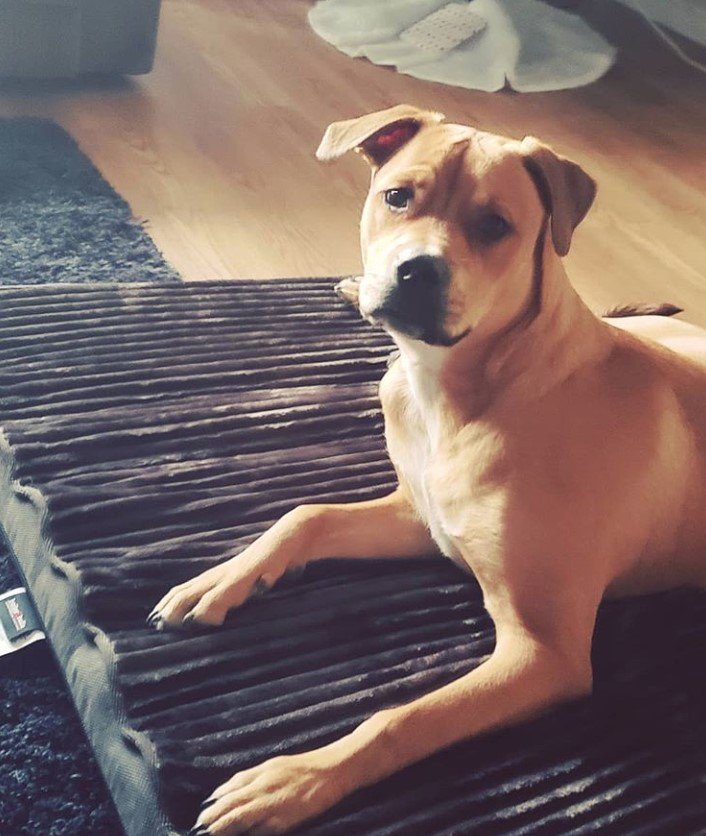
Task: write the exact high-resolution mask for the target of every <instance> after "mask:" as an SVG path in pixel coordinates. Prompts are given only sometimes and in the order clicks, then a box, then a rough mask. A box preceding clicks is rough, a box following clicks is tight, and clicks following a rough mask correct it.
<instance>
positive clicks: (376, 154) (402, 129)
mask: <svg viewBox="0 0 706 836" xmlns="http://www.w3.org/2000/svg"><path fill="white" fill-rule="evenodd" d="M443 119H444V117H443V115H442V114H441V113H432V112H430V111H428V110H419V108H416V107H413V106H412V105H397V107H391V108H389V109H388V110H380V111H378V112H377V113H368V114H367V115H366V116H360V117H358V118H357V119H349V120H348V121H346V122H334V123H333V124H332V125H329V126H328V128H327V129H326V133H325V134H324V138H323V139H322V140H321V145H319V148H318V150H317V152H316V156H317V157H318V159H320V160H335V159H338V157H341V156H343V154H345V153H346V152H347V151H352V150H353V149H355V150H356V151H358V152H359V153H361V154H362V155H363V156H364V157H365V158H366V159H367V160H368V162H369V163H370V165H372V166H373V167H374V168H380V166H382V165H384V164H385V163H386V162H387V161H388V160H389V159H390V157H392V156H393V154H396V153H397V151H399V149H400V148H401V147H402V146H403V145H406V144H407V143H408V142H409V140H410V139H412V137H413V136H414V135H415V134H416V133H417V132H418V131H419V130H420V128H422V127H423V126H424V125H433V124H435V123H437V122H441V121H443Z"/></svg>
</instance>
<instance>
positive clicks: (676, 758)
mask: <svg viewBox="0 0 706 836" xmlns="http://www.w3.org/2000/svg"><path fill="white" fill-rule="evenodd" d="M332 288H333V281H332V280H328V279H307V280H299V281H273V282H247V283H228V284H226V283H203V284H198V285H173V284H170V285H164V286H160V285H154V284H151V285H149V286H148V285H115V286H106V285H80V286H78V285H76V286H71V285H55V286H51V285H49V286H47V285H44V286H39V287H31V288H30V287H14V288H2V289H0V378H1V380H2V387H1V389H0V422H1V423H2V427H3V432H4V438H3V440H2V449H1V450H0V458H1V462H0V463H1V465H2V474H0V521H1V522H2V524H3V527H4V529H5V532H6V534H7V537H8V540H9V542H10V543H11V545H12V548H13V550H14V553H15V556H16V558H17V560H18V563H19V565H20V567H21V569H22V572H23V573H24V575H25V577H26V579H27V581H28V585H29V587H30V590H31V591H32V594H33V596H34V598H35V601H36V603H37V605H38V608H39V610H40V612H41V615H42V617H43V619H44V621H45V624H46V627H47V630H48V633H49V636H50V639H51V641H52V644H53V647H54V649H55V651H56V654H57V657H58V659H59V661H60V663H61V665H62V668H63V670H64V673H65V675H66V679H67V682H68V685H69V688H70V690H71V693H72V695H73V697H74V700H75V701H76V704H77V706H78V709H79V712H80V714H81V717H82V719H83V722H84V725H85V726H86V730H87V732H88V735H89V738H90V740H91V743H92V745H93V747H94V750H95V753H96V756H97V759H98V762H99V764H100V765H101V768H102V769H103V772H104V774H105V775H106V779H107V782H108V785H109V787H110V790H111V792H112V794H113V797H114V799H115V802H116V806H117V809H118V811H119V813H120V816H121V818H122V821H123V824H124V827H125V830H126V832H127V833H128V834H129V836H143V834H144V836H161V834H169V833H173V832H175V831H176V832H178V831H180V830H182V829H186V828H188V827H189V826H190V825H191V824H192V823H193V821H194V819H195V818H196V813H197V807H198V804H199V802H200V801H201V800H202V799H203V798H204V797H205V796H206V795H208V793H209V792H210V791H211V790H212V789H213V788H214V787H215V786H216V785H218V784H219V783H220V782H222V781H223V780H224V779H226V778H227V777H229V775H230V774H232V773H233V772H235V771H236V770H239V769H243V768H246V767H249V766H253V765H255V764H257V763H258V762H260V761H262V760H265V759H266V758H268V757H270V756H272V755H274V754H276V753H283V752H294V751H302V750H304V749H306V748H311V747H313V746H317V745H320V744H323V743H326V742H328V741H330V740H332V739H333V738H335V737H337V736H340V735H341V734H343V733H345V732H347V731H349V730H350V729H351V728H352V727H353V726H355V725H356V724H357V723H359V722H360V721H361V720H362V719H364V718H365V717H367V716H369V715H370V714H371V713H373V712H374V711H375V710H377V709H379V708H382V707H385V706H389V705H392V704H395V703H399V702H401V701H405V700H408V699H411V698H413V697H414V696H417V695H419V694H421V693H423V692H425V691H428V690H430V689H431V688H433V687H436V686H438V685H440V684H442V683H444V682H447V681H449V680H450V679H452V678H454V677H456V676H458V675H459V674H461V673H462V672H465V671H467V670H469V669H470V668H472V667H474V666H475V665H477V664H479V662H480V661H481V660H482V659H483V658H485V656H487V655H488V654H489V653H490V652H491V650H492V647H493V640H494V637H493V630H492V625H491V623H490V621H489V619H488V617H487V616H486V614H485V613H484V610H483V607H482V601H481V598H480V594H479V589H478V587H477V585H476V584H475V582H474V581H473V579H472V578H471V577H470V576H467V575H464V574H463V573H461V572H460V571H459V570H457V569H456V568H455V567H454V566H453V565H451V564H450V563H449V562H448V561H445V560H444V559H442V558H441V557H439V556H436V555H430V556H429V558H428V559H421V560H404V561H392V562H390V561H385V562H377V561H370V562H367V561H355V562H352V561H326V562H323V563H318V564H315V565H311V566H309V567H308V568H307V569H306V570H305V571H304V573H303V574H302V575H300V576H298V577H297V578H286V579H284V580H283V581H282V582H281V583H280V584H278V585H277V586H276V587H275V589H273V590H272V591H270V592H268V593H267V594H266V595H264V596H263V597H261V598H258V599H254V600H252V601H249V602H248V603H247V604H246V605H244V606H243V607H242V609H240V610H239V611H237V612H235V613H233V614H231V616H230V617H229V618H228V620H227V623H226V625H225V626H224V627H223V628H221V629H218V630H213V631H201V632H196V631H194V632H178V633H156V632H154V631H153V630H151V629H149V628H148V627H147V625H146V624H145V622H144V619H145V616H146V614H147V613H148V612H149V610H150V609H151V608H152V606H153V605H154V603H155V602H156V601H157V600H158V599H159V597H160V596H161V595H162V594H163V593H164V591H166V590H167V589H168V588H170V587H171V586H173V585H174V584H175V583H178V582H179V581H181V580H184V579H186V578H188V577H190V576H192V575H194V574H196V573H197V572H199V571H202V570H203V569H204V568H206V567H208V566H211V565H213V564H214V563H215V562H217V561H220V560H223V559H224V558H226V557H228V556H230V555H232V554H233V552H234V551H235V550H237V549H239V548H242V547H243V545H244V544H246V543H248V542H250V541H251V540H252V539H253V538H254V537H255V536H256V535H257V534H258V533H259V532H261V531H262V530H263V529H264V528H265V527H266V526H268V525H269V524H271V523H272V522H273V521H274V520H275V519H276V518H277V517H279V516H280V515H281V514H282V513H284V512H285V511H286V510H288V509H289V508H291V507H293V506H294V505H296V504H298V503H300V502H303V501H307V500H315V501H326V500H333V499H336V500H353V499H362V498H368V497H373V496H377V495H380V494H382V493H384V492H386V491H389V490H390V489H391V487H392V486H393V485H394V481H395V480H394V473H393V471H392V468H391V466H390V464H389V462H388V460H387V457H386V455H385V449H384V442H383V439H382V421H381V415H380V412H379V406H378V401H377V383H378V381H379V379H380V377H381V376H382V374H383V372H384V369H385V365H386V362H387V357H388V355H389V353H390V350H391V344H390V342H389V340H388V338H387V337H386V336H385V335H384V334H382V333H380V332H377V331H374V330H373V329H371V328H370V327H369V326H368V325H366V324H365V323H363V322H361V321H360V320H359V319H358V317H357V315H356V314H355V312H354V311H352V310H350V309H348V308H347V307H346V306H345V305H344V303H342V302H340V301H339V300H337V299H336V297H335V295H334V293H333V290H332ZM705 600H706V599H705V597H704V596H703V595H702V594H699V593H696V592H674V593H670V594H668V595H661V596H653V597H650V598H645V599H640V600H635V601H631V602H621V603H617V604H611V605H610V606H608V607H605V608H604V610H603V611H602V614H601V618H600V621H599V626H598V629H597V636H596V641H595V650H594V657H595V668H596V693H595V695H594V697H592V698H591V699H588V700H583V701H581V702H578V703H574V704H572V705H569V706H565V707H563V708H562V709H560V710H558V711H555V712H553V713H552V714H549V715H547V716H546V717H544V718H541V719H539V720H537V721H535V722H533V723H530V724H525V725H524V726H520V727H517V728H514V729H506V730H503V731H501V732H497V733H494V734H491V735H487V736H485V737H482V738H480V739H478V740H475V741H469V742H468V743H465V744H462V745H459V746H456V747H454V748H452V749H450V750H448V751H446V752H442V753H439V754H438V755H436V756H434V757H433V758H431V759H429V760H427V761H425V762H423V763H420V764H417V765H416V766H413V767H411V768H409V769H407V770H405V771H404V772H402V773H400V774H398V775H396V776H393V777H392V778H390V779H388V780H386V781H385V782H383V783H381V784H379V785H377V786H374V787H371V788H369V789H366V790H364V791H361V792H359V793H357V794H355V795H354V796H352V797H350V798H349V799H346V800H345V801H344V802H343V803H341V804H340V805H339V806H338V807H336V808H335V809H333V810H331V811H329V812H328V813H327V814H326V815H325V816H324V817H322V818H321V819H318V820H316V821H312V822H310V823H308V824H307V825H306V826H305V827H303V828H302V832H307V833H312V834H313V833H316V834H324V833H331V834H333V833H336V834H341V833H344V834H393V833H394V834H425V836H426V834H442V833H445V834H470V833H479V834H490V833H518V834H519V833H557V832H559V833H569V832H571V833H580V832H596V831H600V832H616V833H618V832H619V833H638V832H639V833H647V832H650V833H680V834H682V833H683V834H688V833H696V832H698V831H699V829H700V828H701V827H703V823H704V820H706V792H705V785H706V721H705V717H704V713H705V712H704V702H705V701H704V696H705V694H704V682H703V671H704V662H705V661H706V659H705V658H704V638H705V637H706V625H705V621H706V619H705V615H706V606H705Z"/></svg>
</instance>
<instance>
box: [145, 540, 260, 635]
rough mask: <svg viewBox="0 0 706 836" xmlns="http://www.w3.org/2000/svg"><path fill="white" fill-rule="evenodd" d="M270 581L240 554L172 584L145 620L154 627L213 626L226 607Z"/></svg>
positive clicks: (219, 620)
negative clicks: (193, 576)
mask: <svg viewBox="0 0 706 836" xmlns="http://www.w3.org/2000/svg"><path fill="white" fill-rule="evenodd" d="M273 582H274V581H273V579H268V577H267V575H266V574H263V572H262V570H261V568H258V567H257V566H253V565H252V564H251V562H250V561H249V560H248V559H247V557H246V555H245V554H242V555H239V556H238V557H237V558H233V559H231V560H228V561H226V562H225V563H222V564H221V565H219V566H214V567H213V568H212V569H208V570H207V571H205V572H203V573H202V574H201V575H197V576H196V577H195V578H192V579H191V580H188V581H186V582H185V583H180V584H179V585H178V586H175V587H172V589H170V590H169V592H167V594H166V595H165V596H164V597H163V598H162V599H161V600H160V601H159V603H158V604H157V606H156V607H155V608H154V609H153V610H152V612H151V613H150V614H149V615H148V616H147V623H148V624H150V625H151V626H152V627H154V628H155V629H157V630H163V629H165V628H169V627H182V626H188V625H190V624H201V625H204V626H209V627H217V626H219V625H221V624H223V621H224V620H225V617H226V615H227V613H228V611H229V610H231V609H233V608H234V607H237V606H239V605H240V604H242V603H243V602H244V601H245V600H246V599H247V598H249V597H250V596H251V595H252V594H254V593H256V592H260V591H262V590H263V589H266V588H268V587H269V586H271V584H272V583H273Z"/></svg>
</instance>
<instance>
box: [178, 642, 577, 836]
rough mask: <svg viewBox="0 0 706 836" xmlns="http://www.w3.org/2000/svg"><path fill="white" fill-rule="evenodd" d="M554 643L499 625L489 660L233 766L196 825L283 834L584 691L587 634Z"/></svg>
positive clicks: (215, 833) (202, 830)
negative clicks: (304, 744)
mask: <svg viewBox="0 0 706 836" xmlns="http://www.w3.org/2000/svg"><path fill="white" fill-rule="evenodd" d="M559 647H560V644H559V642H557V643H556V644H552V643H547V642H546V641H544V642H540V641H538V640H536V639H534V638H532V637H531V636H530V635H529V634H527V633H524V632H517V631H516V630H512V631H508V632H505V633H501V632H500V631H499V633H498V644H497V647H496V650H495V652H494V654H493V655H492V656H491V657H490V659H489V660H488V661H487V662H485V663H484V664H482V665H481V666H480V667H478V668H476V670H474V671H472V672H470V673H468V674H466V675H465V676H463V677H461V678H460V679H458V680H456V681H454V682H452V683H450V684H448V685H445V686H444V687H442V688H440V689H438V690H436V691H433V692H432V693H430V694H427V695H426V696H423V697H421V698H420V699H417V700H415V701H413V702H411V703H409V704H407V705H403V706H400V707H397V708H391V709H387V710H384V711H381V712H379V713H378V714H375V715H373V716H372V717H371V718H370V719H368V720H366V721H365V722H364V723H362V724H361V725H360V726H358V727H357V728H356V729H355V730H354V731H353V732H351V733H350V734H349V735H347V736H346V737H343V738H341V739H340V740H337V741H335V742H334V743H332V744H330V745H328V746H324V747H322V748H320V749H315V750H313V751H310V752H305V753H303V754H297V755H288V756H284V757H277V758H273V759H272V760H269V761H265V762H264V763H262V764H260V765H259V766H257V767H255V768H253V769H249V770H247V771H244V772H240V773H238V774H236V775H235V776H234V777H233V778H232V779H231V780H230V781H228V782H227V783H225V784H223V785H222V786H220V787H219V788H218V789H217V790H216V791H215V792H214V793H213V795H212V796H211V797H210V799H208V800H207V802H206V804H207V806H206V807H205V809H204V811H203V812H202V814H201V815H200V817H199V819H198V821H197V823H196V827H195V829H194V832H196V833H199V834H211V836H232V834H235V833H258V834H270V833H283V832H286V831H288V830H289V829H291V828H292V827H295V826H296V825H298V824H299V823H300V822H302V821H304V820H306V819H308V818H310V817H312V816H315V815H317V814H319V813H321V812H322V811H324V810H326V809H327V808H329V807H330V806H332V805H333V804H335V803H336V802H337V801H339V800H340V799H341V798H343V797H344V796H346V795H348V794H349V793H351V792H353V791H354V790H356V789H358V788H360V787H362V786H365V785H368V784H372V783H374V782H376V781H379V780H380V779H382V778H384V777H386V776H387V775H390V774H391V773H393V772H396V771H397V770H399V769H402V768H403V767H405V766H407V765H408V764H411V763H414V762H415V761H418V760H420V759H421V758H424V757H426V756H427V755H430V754H431V753H432V752H435V751H437V750H439V749H442V748H445V747H447V746H449V745H451V744H453V743H455V742H457V741H460V740H463V739H465V738H468V737H471V736H473V735H475V734H479V733H481V732H484V731H487V730H489V729H493V728H496V727H499V726H504V725H508V724H510V723H515V722H518V721H521V720H523V719H526V718H528V717H531V716H533V715H535V714H537V713H539V712H541V711H542V710H544V709H545V708H547V707H548V706H550V705H552V704H554V703H558V702H560V701H562V700H565V699H570V698H573V697H577V696H579V695H582V694H585V693H587V692H588V691H589V690H590V687H591V671H590V634H589V635H587V636H586V637H585V641H584V644H583V646H582V647H576V646H574V647H573V649H572V653H571V655H569V656H567V655H566V652H565V651H563V650H560V649H559Z"/></svg>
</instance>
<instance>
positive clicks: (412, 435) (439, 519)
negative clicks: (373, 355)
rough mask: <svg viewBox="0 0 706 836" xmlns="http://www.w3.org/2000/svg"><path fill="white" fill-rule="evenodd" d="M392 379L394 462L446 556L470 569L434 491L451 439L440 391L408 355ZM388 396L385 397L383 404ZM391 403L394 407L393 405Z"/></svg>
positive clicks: (390, 436)
mask: <svg viewBox="0 0 706 836" xmlns="http://www.w3.org/2000/svg"><path fill="white" fill-rule="evenodd" d="M398 362H399V364H400V367H399V368H398V369H396V370H394V371H395V373H394V374H393V375H392V378H393V379H392V380H391V381H390V384H391V385H390V387H389V390H388V404H389V405H390V406H391V408H392V411H393V413H394V423H395V426H394V430H391V431H389V432H388V433H387V445H388V450H389V453H390V458H391V460H392V462H393V464H394V465H395V468H396V469H397V471H398V473H399V474H400V477H401V479H402V480H403V481H404V484H405V486H406V487H407V489H408V490H409V493H410V498H411V499H412V502H413V503H414V506H415V509H416V511H417V514H418V515H419V517H420V519H421V520H422V521H423V522H424V523H425V524H426V526H427V528H428V529H429V532H430V533H431V536H432V537H433V539H434V541H435V542H436V544H437V545H438V547H439V549H440V550H441V552H442V553H443V554H444V555H446V556H447V557H450V558H451V559H452V560H454V561H455V562H456V563H459V564H460V565H462V566H464V568H468V567H467V566H466V564H465V562H464V561H463V559H462V557H461V554H460V551H459V549H458V548H457V546H456V545H455V538H454V536H453V534H452V533H451V531H450V530H449V529H450V526H449V524H448V520H447V519H446V518H445V513H444V507H443V505H442V503H441V502H440V501H439V495H438V491H437V490H435V488H434V485H433V481H434V465H435V463H437V462H438V458H439V456H441V455H442V448H443V446H444V442H445V441H447V440H448V439H447V437H446V436H447V434H448V431H447V428H446V427H445V425H444V422H443V420H442V417H441V412H440V410H439V408H438V407H439V403H438V393H436V391H435V386H436V384H435V381H434V379H433V376H432V375H425V374H424V373H422V372H420V370H419V369H414V370H410V367H409V363H408V361H407V359H406V358H405V357H404V356H403V357H402V358H401V359H400V360H399V361H398ZM385 400H386V398H384V397H383V402H384V401H385ZM390 401H391V402H392V403H390Z"/></svg>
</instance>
